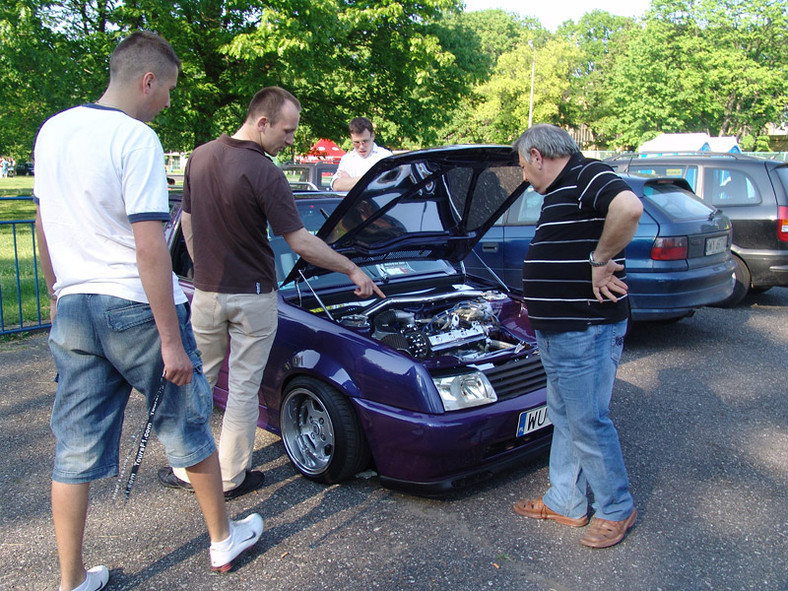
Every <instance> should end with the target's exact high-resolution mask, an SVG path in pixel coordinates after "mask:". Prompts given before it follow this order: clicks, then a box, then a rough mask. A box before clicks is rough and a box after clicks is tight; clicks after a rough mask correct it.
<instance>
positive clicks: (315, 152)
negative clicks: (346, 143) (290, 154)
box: [297, 138, 345, 164]
mask: <svg viewBox="0 0 788 591" xmlns="http://www.w3.org/2000/svg"><path fill="white" fill-rule="evenodd" d="M344 154H345V151H344V150H343V149H342V148H340V147H339V146H337V145H336V144H335V143H334V142H332V141H331V140H329V139H326V138H321V139H320V140H318V141H317V142H315V143H314V145H313V146H312V147H311V148H309V152H307V153H306V154H305V155H304V156H300V157H298V158H297V162H330V163H331V164H339V160H340V158H342V156H343V155H344Z"/></svg>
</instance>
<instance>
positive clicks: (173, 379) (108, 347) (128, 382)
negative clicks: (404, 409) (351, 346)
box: [34, 31, 263, 591]
mask: <svg viewBox="0 0 788 591" xmlns="http://www.w3.org/2000/svg"><path fill="white" fill-rule="evenodd" d="M180 65H181V62H180V60H179V59H178V57H177V56H176V55H175V52H174V51H173V49H172V47H171V46H170V44H169V43H167V42H166V41H165V40H164V39H162V38H161V37H159V36H158V35H155V34H154V33H150V32H147V31H141V32H136V33H133V34H131V35H130V36H129V37H127V38H126V39H124V40H123V41H122V42H121V43H120V44H119V45H118V46H117V47H116V48H115V51H114V52H113V54H112V57H111V58H110V81H109V86H108V87H107V89H106V91H105V92H104V94H103V95H102V96H101V98H100V99H99V100H98V101H96V102H95V103H92V104H87V105H82V106H79V107H74V108H71V109H68V110H66V111H63V112H62V113H58V114H57V115H55V116H53V117H51V118H50V119H48V120H47V121H46V122H45V123H44V125H43V126H42V127H41V129H40V130H39V132H38V136H37V138H36V146H35V161H36V176H35V187H34V193H35V196H36V203H37V205H38V211H37V215H36V233H37V236H38V246H39V251H40V259H41V266H42V269H43V271H44V277H45V278H46V282H47V288H48V290H49V293H50V298H51V300H52V304H51V317H52V330H51V332H50V335H49V346H50V350H51V351H52V356H53V357H54V359H55V366H56V368H57V373H58V380H57V392H56V394H55V402H54V405H53V408H52V420H51V427H52V432H53V434H54V436H55V439H56V448H55V462H54V467H53V470H52V518H53V521H54V525H55V539H56V542H57V550H58V558H59V563H60V590H61V591H73V590H76V591H99V590H100V589H103V588H104V587H105V586H106V585H107V582H108V580H109V570H108V569H107V567H105V566H96V567H94V568H91V569H90V570H86V569H85V565H84V562H83V557H82V543H83V537H84V533H85V521H86V518H87V510H88V498H89V486H90V483H91V482H92V481H94V480H98V479H99V478H105V477H112V476H116V475H117V474H118V442H119V441H120V437H121V428H122V425H123V418H124V411H125V408H126V404H127V402H128V399H129V395H130V394H131V391H132V388H135V389H136V390H138V391H139V392H141V393H142V394H143V395H144V396H145V398H146V402H147V406H148V408H149V409H151V408H153V407H155V408H156V412H155V413H154V414H153V416H152V417H151V423H152V426H153V430H154V432H155V433H156V435H157V437H158V438H159V440H160V441H161V442H162V443H163V444H164V447H165V450H166V452H167V459H168V460H169V461H170V463H171V464H172V465H177V466H179V467H184V468H186V469H187V470H188V471H189V474H190V475H191V479H192V484H193V486H194V491H195V493H196V496H197V500H198V502H199V504H200V508H201V509H202V512H203V516H204V518H205V522H206V525H207V526H208V534H209V537H210V539H211V546H210V556H211V564H212V566H213V568H214V570H220V571H226V570H229V568H230V567H231V563H232V561H233V559H235V558H236V557H237V556H238V555H239V554H240V553H241V552H243V551H244V550H246V549H248V548H249V547H251V546H252V545H253V544H255V543H256V542H257V540H258V539H259V538H260V535H261V534H262V531H263V520H262V518H261V517H260V516H259V515H257V514H256V513H253V514H252V515H250V516H249V517H247V518H246V519H243V520H240V521H237V522H232V521H229V520H228V517H227V510H226V508H225V506H224V496H223V494H222V482H221V475H220V473H219V462H218V459H217V453H216V445H215V443H214V440H213V435H212V433H211V428H210V423H209V419H210V415H211V407H212V404H211V388H210V386H209V385H208V381H207V380H206V379H205V376H204V375H203V374H202V369H201V367H202V363H201V361H200V355H199V351H198V350H197V346H196V344H195V342H194V335H193V334H192V330H191V327H190V326H189V315H188V310H187V307H186V297H185V295H184V293H183V291H182V290H181V289H180V286H179V285H178V282H177V280H176V278H175V275H174V274H173V272H172V265H171V261H170V255H169V252H168V250H167V243H166V241H165V238H164V223H166V222H167V221H168V220H169V199H168V194H167V178H166V174H165V170H164V151H163V150H162V147H161V143H160V142H159V138H158V137H157V136H156V133H155V132H154V131H153V130H152V129H151V128H150V127H149V126H148V125H146V122H148V121H150V120H152V119H153V118H154V117H155V116H156V115H157V114H158V113H159V112H160V111H161V110H162V109H164V108H166V107H169V106H170V92H171V91H172V90H173V89H174V88H175V85H176V83H177V80H178V73H179V71H180Z"/></svg>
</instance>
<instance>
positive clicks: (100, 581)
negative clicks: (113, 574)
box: [58, 565, 109, 591]
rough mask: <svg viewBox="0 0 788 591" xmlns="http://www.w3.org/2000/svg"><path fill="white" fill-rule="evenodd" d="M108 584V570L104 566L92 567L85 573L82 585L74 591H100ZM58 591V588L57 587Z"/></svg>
mask: <svg viewBox="0 0 788 591" xmlns="http://www.w3.org/2000/svg"><path fill="white" fill-rule="evenodd" d="M108 582H109V570H107V567H106V566H103V565H102V566H94V567H93V568H91V569H90V570H89V571H88V572H87V576H86V577H85V580H84V581H83V582H82V584H81V585H80V586H79V587H77V588H75V589H74V591H101V589H103V588H104V587H106V586H107V583H108ZM58 591H60V587H58Z"/></svg>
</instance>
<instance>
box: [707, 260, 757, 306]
mask: <svg viewBox="0 0 788 591" xmlns="http://www.w3.org/2000/svg"><path fill="white" fill-rule="evenodd" d="M732 258H733V262H734V263H736V270H735V271H734V276H735V278H736V283H735V284H734V286H733V293H732V294H731V295H729V296H728V297H727V298H725V299H724V300H722V301H721V302H717V303H716V304H714V307H715V308H733V307H734V306H736V305H738V304H739V302H741V301H742V300H743V299H744V296H746V295H747V292H749V291H750V281H751V277H750V270H749V269H748V268H747V265H745V264H744V261H743V260H741V259H740V258H739V257H737V256H736V255H733V256H732Z"/></svg>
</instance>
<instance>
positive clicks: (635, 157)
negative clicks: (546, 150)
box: [605, 152, 788, 168]
mask: <svg viewBox="0 0 788 591" xmlns="http://www.w3.org/2000/svg"><path fill="white" fill-rule="evenodd" d="M668 160H673V161H676V162H680V161H681V162H688V161H695V160H697V161H700V162H715V163H719V162H737V163H739V164H741V163H745V166H746V165H748V164H749V165H753V164H758V165H765V166H768V167H770V168H776V167H780V166H788V163H785V162H782V161H780V160H770V159H767V158H759V157H757V156H751V155H749V154H734V153H731V152H684V153H671V154H667V153H663V152H633V153H627V154H616V155H615V156H610V157H609V158H606V159H605V162H607V163H611V164H619V163H623V162H626V163H627V164H630V163H632V164H634V163H639V164H645V163H647V162H649V161H659V162H664V161H668Z"/></svg>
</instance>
